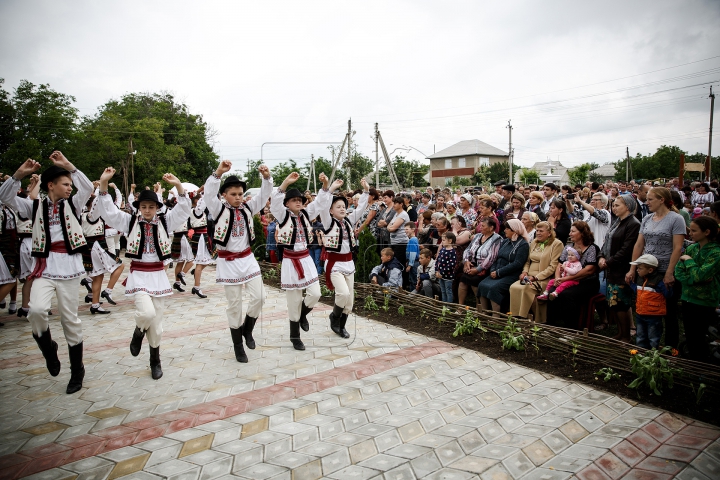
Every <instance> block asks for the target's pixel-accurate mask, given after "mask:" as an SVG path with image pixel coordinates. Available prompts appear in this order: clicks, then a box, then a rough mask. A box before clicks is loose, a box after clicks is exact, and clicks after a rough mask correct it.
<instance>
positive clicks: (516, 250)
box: [478, 218, 530, 312]
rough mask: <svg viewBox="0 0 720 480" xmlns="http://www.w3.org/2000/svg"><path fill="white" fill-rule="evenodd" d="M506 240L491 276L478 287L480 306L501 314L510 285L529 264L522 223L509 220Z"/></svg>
mask: <svg viewBox="0 0 720 480" xmlns="http://www.w3.org/2000/svg"><path fill="white" fill-rule="evenodd" d="M503 228H504V230H505V239H504V240H503V242H502V244H500V249H499V250H498V256H497V259H496V260H495V263H493V264H492V266H491V267H490V276H489V277H487V278H485V280H483V281H482V282H480V284H479V285H478V297H479V298H480V305H481V307H482V308H483V309H485V310H490V309H491V308H492V310H493V311H495V312H499V311H500V308H501V307H502V304H503V301H504V300H505V299H507V298H508V296H509V294H510V285H512V284H513V282H514V281H515V279H517V277H518V275H520V272H522V270H523V267H524V266H525V262H527V259H528V255H529V250H530V245H529V243H528V241H527V232H526V231H525V227H524V226H523V224H522V222H521V221H520V220H517V219H514V218H513V219H512V220H508V221H507V222H505V224H504V225H503Z"/></svg>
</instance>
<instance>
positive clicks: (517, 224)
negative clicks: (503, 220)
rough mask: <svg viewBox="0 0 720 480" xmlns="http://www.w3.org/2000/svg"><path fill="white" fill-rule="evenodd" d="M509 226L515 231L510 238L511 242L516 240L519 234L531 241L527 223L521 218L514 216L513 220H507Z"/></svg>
mask: <svg viewBox="0 0 720 480" xmlns="http://www.w3.org/2000/svg"><path fill="white" fill-rule="evenodd" d="M507 224H508V226H509V227H510V229H511V230H512V231H513V232H514V233H513V236H512V237H511V238H510V241H511V242H515V241H517V239H518V236H520V237H522V238H524V239H525V241H526V242H528V243H530V240H529V237H528V234H527V230H525V225H523V224H522V222H521V221H520V220H518V219H517V218H513V219H511V220H508V221H507Z"/></svg>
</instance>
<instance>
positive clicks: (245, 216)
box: [192, 203, 255, 247]
mask: <svg viewBox="0 0 720 480" xmlns="http://www.w3.org/2000/svg"><path fill="white" fill-rule="evenodd" d="M235 211H238V212H240V217H241V218H242V221H243V222H245V231H247V232H248V233H249V234H250V239H249V242H248V243H250V244H252V243H253V242H254V241H255V229H254V226H253V222H251V221H250V219H251V218H252V217H253V214H252V210H250V207H248V206H247V205H245V204H244V203H243V204H242V206H240V207H239V208H230V207H227V206H226V205H224V204H223V206H222V209H221V210H220V215H218V218H217V220H215V234H214V235H213V239H214V240H215V241H216V242H217V244H218V245H222V246H223V247H224V246H226V245H227V243H228V240H229V239H230V235H231V233H232V230H233V225H234V224H235ZM192 216H194V214H192ZM203 216H205V215H204V214H203ZM206 223H207V218H206Z"/></svg>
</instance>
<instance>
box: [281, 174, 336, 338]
mask: <svg viewBox="0 0 720 480" xmlns="http://www.w3.org/2000/svg"><path fill="white" fill-rule="evenodd" d="M298 178H300V174H299V173H297V172H293V173H291V174H290V175H288V176H287V178H286V179H285V180H284V181H283V183H282V185H280V187H279V188H277V189H275V191H274V192H273V194H272V202H271V204H270V212H271V213H272V214H273V216H274V217H275V218H277V219H278V222H279V223H278V228H277V231H276V237H277V246H278V249H280V250H281V251H282V266H281V267H280V286H281V288H282V289H283V290H285V292H286V296H287V306H288V317H289V318H290V341H291V342H292V344H293V347H294V348H295V350H305V344H303V342H302V340H300V328H302V329H303V330H304V331H306V332H307V331H308V330H310V324H309V323H308V320H307V315H308V313H310V312H311V311H312V309H313V307H314V306H315V304H316V303H317V302H318V300H320V282H319V281H318V273H317V268H315V263H314V262H313V259H312V257H310V253H309V252H308V248H307V247H308V244H309V243H310V242H311V241H312V235H313V232H312V228H311V227H310V219H311V218H315V217H317V216H318V214H319V213H320V212H321V211H326V210H327V209H328V208H330V201H331V195H330V194H329V193H328V185H327V184H328V179H327V177H326V176H324V175H322V178H321V180H322V181H323V191H322V192H321V195H318V196H317V198H316V199H315V200H313V201H312V202H310V203H308V204H307V205H306V206H305V207H304V208H303V201H304V198H305V197H304V196H303V194H302V193H301V192H300V191H299V190H298V189H297V188H291V189H290V190H288V187H289V186H290V185H292V184H293V183H295V182H296V181H297V180H298ZM323 179H324V180H323ZM336 188H337V187H336ZM303 290H305V299H304V300H303Z"/></svg>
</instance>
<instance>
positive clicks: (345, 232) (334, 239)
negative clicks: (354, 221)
mask: <svg viewBox="0 0 720 480" xmlns="http://www.w3.org/2000/svg"><path fill="white" fill-rule="evenodd" d="M342 223H343V225H342V226H341V225H340V221H339V220H338V219H336V218H335V217H333V218H332V223H331V224H330V228H328V229H327V230H323V244H324V245H325V250H327V251H328V252H340V250H341V249H342V245H343V240H345V237H346V236H347V237H349V238H350V253H352V252H355V250H356V249H357V240H355V232H353V228H352V225H351V224H350V221H349V220H348V219H347V218H344V219H343V221H342Z"/></svg>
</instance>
